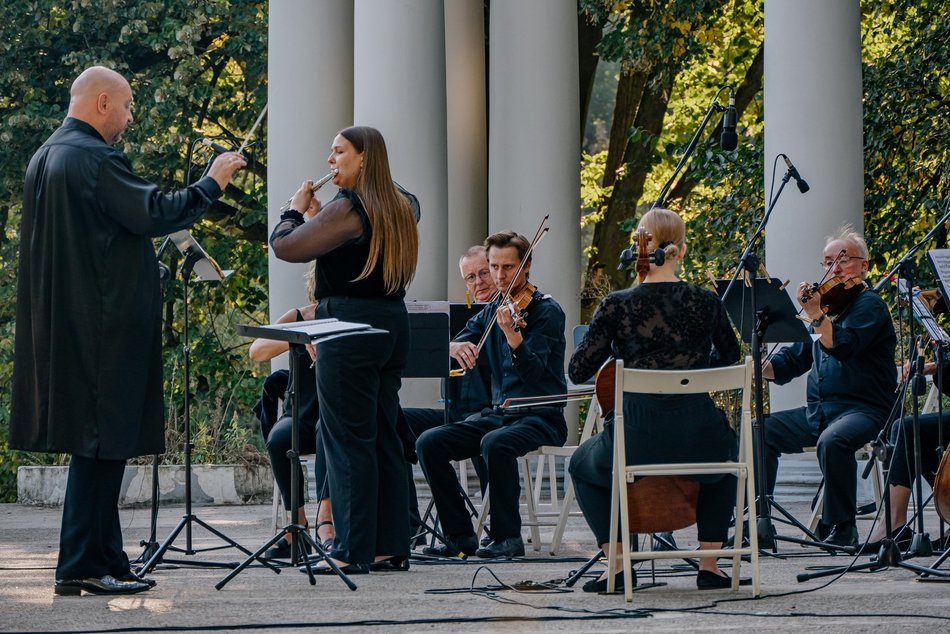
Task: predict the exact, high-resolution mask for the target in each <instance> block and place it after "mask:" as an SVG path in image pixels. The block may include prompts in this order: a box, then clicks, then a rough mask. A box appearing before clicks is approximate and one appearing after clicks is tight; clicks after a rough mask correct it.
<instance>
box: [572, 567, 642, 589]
mask: <svg viewBox="0 0 950 634" xmlns="http://www.w3.org/2000/svg"><path fill="white" fill-rule="evenodd" d="M630 572H631V573H632V574H633V576H632V577H631V581H633V587H637V571H636V570H631V571H630ZM614 579H616V582H615V584H614V590H617V591H619V590H623V589H624V587H625V586H624V585H623V570H620V571H619V572H617V573H616V574H615V575H614ZM581 590H583V591H584V592H607V578H606V577H604V578H603V579H591V580H590V581H588V582H587V583H585V584H584V585H583V586H582V587H581Z"/></svg>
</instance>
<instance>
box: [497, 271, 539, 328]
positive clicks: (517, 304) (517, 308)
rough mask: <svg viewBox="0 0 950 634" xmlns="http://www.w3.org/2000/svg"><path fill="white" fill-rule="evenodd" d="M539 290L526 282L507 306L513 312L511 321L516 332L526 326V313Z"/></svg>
mask: <svg viewBox="0 0 950 634" xmlns="http://www.w3.org/2000/svg"><path fill="white" fill-rule="evenodd" d="M537 290H538V287H537V286H535V285H534V284H532V283H531V282H527V281H526V282H525V284H524V286H522V287H521V290H520V291H518V292H517V293H516V294H515V295H512V296H511V297H510V298H509V300H508V303H507V304H505V305H506V306H507V307H508V310H509V311H510V312H511V319H512V320H513V321H514V323H515V330H516V331H517V330H521V329H522V328H524V327H525V326H526V324H525V320H524V318H525V315H526V314H527V313H526V312H525V311H526V310H527V308H528V305H529V304H530V303H531V300H532V299H534V293H535V291H537Z"/></svg>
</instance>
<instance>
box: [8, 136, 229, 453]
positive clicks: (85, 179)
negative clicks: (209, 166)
mask: <svg viewBox="0 0 950 634" xmlns="http://www.w3.org/2000/svg"><path fill="white" fill-rule="evenodd" d="M23 194H24V196H23V218H22V221H21V224H20V255H19V270H18V274H17V318H16V343H15V353H16V356H15V358H14V364H13V404H12V408H11V416H10V446H11V447H12V448H15V449H26V450H30V451H45V452H56V453H69V454H74V455H78V456H83V457H87V458H99V459H104V460H121V459H125V458H129V457H132V456H137V455H142V454H151V453H159V452H161V451H163V450H164V446H165V442H164V425H163V405H162V357H161V339H160V327H161V323H160V317H161V312H160V311H161V296H160V286H159V274H158V261H157V259H156V257H155V249H154V246H153V244H152V241H151V239H150V238H151V237H154V236H161V235H164V234H166V233H170V232H173V231H177V230H179V229H183V228H185V227H188V226H189V225H191V224H192V223H193V222H194V221H195V220H197V219H198V218H199V217H200V216H201V215H202V214H203V213H204V212H205V211H206V210H207V209H208V207H209V206H210V204H211V203H212V202H213V201H214V199H215V198H217V197H218V196H220V195H221V190H220V188H219V187H218V184H217V183H216V182H215V181H214V180H213V179H211V178H207V177H206V178H203V179H201V180H200V181H198V182H197V183H196V184H194V185H192V186H190V187H188V188H186V189H183V190H181V191H178V192H174V193H169V194H165V193H162V192H160V191H159V190H158V187H156V186H155V185H153V184H151V183H149V182H148V181H146V180H144V179H142V178H139V177H138V176H135V175H134V174H133V173H132V167H131V164H130V163H129V160H128V158H127V157H126V156H125V154H124V153H123V152H121V151H119V150H116V149H114V148H113V147H111V146H110V145H108V144H107V143H106V142H105V141H104V140H103V138H102V137H101V136H100V135H99V133H98V132H97V131H96V130H95V128H93V127H92V126H90V125H89V124H87V123H85V122H83V121H80V120H78V119H73V118H67V119H66V120H65V121H64V122H63V125H62V126H61V127H60V128H59V129H58V130H56V131H55V132H54V133H53V134H52V135H51V136H50V137H49V139H47V141H46V143H44V144H43V145H42V146H41V147H40V149H39V150H37V152H36V154H34V155H33V158H32V159H31V160H30V164H29V167H28V168H27V172H26V180H25V184H24V188H23Z"/></svg>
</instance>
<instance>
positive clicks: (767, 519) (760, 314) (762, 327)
mask: <svg viewBox="0 0 950 634" xmlns="http://www.w3.org/2000/svg"><path fill="white" fill-rule="evenodd" d="M791 178H792V170H791V169H789V170H787V171H786V172H785V176H783V177H782V183H781V185H780V186H779V188H778V191H777V192H776V193H775V196H774V197H773V198H772V200H771V202H770V203H769V206H768V209H766V211H765V215H764V216H763V217H762V221H761V222H760V223H759V226H758V227H756V229H755V231H754V232H753V234H752V237H751V238H749V242H748V244H747V245H746V247H745V249H744V250H743V252H742V255H741V256H740V257H739V265H738V266H737V267H736V270H735V273H733V275H732V279H731V280H730V281H729V285H728V286H726V289H725V290H724V291H723V293H722V296H721V300H722V302H723V303H724V304H725V302H726V299H727V298H728V296H729V293H730V292H731V291H732V288H733V286H734V285H735V282H736V280H737V279H738V277H739V274H740V273H742V272H745V274H746V275H747V276H749V277H750V278H751V279H752V284H750V285H749V301H750V305H751V307H752V308H751V309H752V313H753V315H754V316H755V318H754V319H755V321H754V322H753V327H752V332H751V336H750V340H751V341H750V343H749V347H750V348H751V352H752V367H753V368H754V370H755V371H754V373H753V380H752V387H753V394H754V397H755V407H754V418H753V419H752V437H753V442H754V445H755V470H756V472H757V473H758V474H759V480H760V482H759V484H762V483H764V478H765V477H766V476H765V433H764V421H765V414H764V410H763V393H764V390H763V378H762V340H763V338H764V337H765V332H766V330H767V329H768V326H769V315H768V314H767V313H766V312H765V311H760V310H759V309H758V308H757V304H756V290H755V287H756V284H755V279H756V274H757V271H758V268H759V258H758V256H756V255H755V254H754V253H753V252H752V251H753V249H754V248H755V246H756V243H757V242H758V241H759V239H760V238H761V236H762V233H763V231H764V230H765V226H766V225H767V224H768V221H769V217H770V216H771V215H772V210H773V209H774V208H775V204H776V203H777V202H778V199H779V198H780V197H781V195H782V191H783V190H784V189H785V186H786V185H787V184H788V181H789V180H791ZM756 503H757V504H758V518H757V519H756V530H757V533H758V541H759V549H760V550H761V551H765V550H771V551H772V552H773V553H774V552H775V551H776V547H775V539H776V537H777V536H776V534H775V528H774V526H773V525H772V517H771V508H772V507H775V508H776V509H777V510H778V511H779V512H780V513H781V514H782V515H784V516H785V518H786V519H787V520H788V521H789V522H790V523H792V524H794V525H795V526H796V527H798V528H799V529H801V530H802V531H803V532H804V533H806V534H808V535H811V532H810V531H809V530H808V529H807V528H805V527H804V526H803V525H802V524H801V523H800V522H798V521H797V520H796V519H795V518H794V517H793V516H792V515H791V514H790V513H789V512H788V511H786V510H785V509H784V508H782V507H781V506H780V505H779V504H778V503H777V502H776V501H775V499H774V496H772V495H769V494H766V493H765V492H763V491H762V490H761V487H760V490H759V495H758V499H757V501H756ZM737 521H738V518H737ZM782 539H785V540H788V541H794V542H797V543H802V544H806V545H812V544H815V545H819V546H820V545H821V544H820V542H817V541H815V542H811V541H807V540H797V539H795V538H791V537H783V538H782Z"/></svg>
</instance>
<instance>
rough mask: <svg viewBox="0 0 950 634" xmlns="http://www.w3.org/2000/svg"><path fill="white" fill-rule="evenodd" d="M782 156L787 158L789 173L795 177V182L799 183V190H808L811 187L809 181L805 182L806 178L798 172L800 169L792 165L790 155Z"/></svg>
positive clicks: (803, 191)
mask: <svg viewBox="0 0 950 634" xmlns="http://www.w3.org/2000/svg"><path fill="white" fill-rule="evenodd" d="M782 158H783V159H785V164H786V165H787V166H788V174H789V176H791V177H792V178H794V179H795V184H796V185H798V191H800V192H801V193H803V194H804V193H805V192H807V191H808V190H809V189H811V187H809V186H808V183H806V182H805V179H804V178H802V176H801V174H799V173H798V170H797V169H795V166H794V165H792V162H791V161H790V160H788V157H787V156H785V155H784V154H783V155H782Z"/></svg>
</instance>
